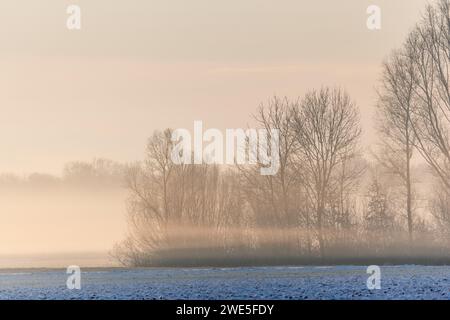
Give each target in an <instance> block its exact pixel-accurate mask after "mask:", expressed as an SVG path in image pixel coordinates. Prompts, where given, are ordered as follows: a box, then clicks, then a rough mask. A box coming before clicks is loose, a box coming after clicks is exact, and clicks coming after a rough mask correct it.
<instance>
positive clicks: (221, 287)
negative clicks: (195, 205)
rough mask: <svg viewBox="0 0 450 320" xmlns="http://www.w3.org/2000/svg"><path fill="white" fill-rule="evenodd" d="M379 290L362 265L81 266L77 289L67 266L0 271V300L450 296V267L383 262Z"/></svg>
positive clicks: (400, 297)
mask: <svg viewBox="0 0 450 320" xmlns="http://www.w3.org/2000/svg"><path fill="white" fill-rule="evenodd" d="M381 272H382V279H381V290H373V291H370V290H368V289H367V287H366V281H367V277H368V276H369V275H368V274H367V273H366V268H365V267H359V266H337V267H267V268H234V269H206V268H205V269H135V270H132V269H83V270H82V275H81V279H82V280H81V283H82V288H81V290H69V289H67V287H66V280H67V275H66V273H65V270H62V269H61V270H27V271H25V270H0V299H450V267H446V266H386V267H381Z"/></svg>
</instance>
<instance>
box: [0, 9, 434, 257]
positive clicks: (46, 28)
mask: <svg viewBox="0 0 450 320" xmlns="http://www.w3.org/2000/svg"><path fill="white" fill-rule="evenodd" d="M425 2H426V1H425V0H376V1H375V0H370V1H368V0H341V1H335V0H315V1H311V0H283V1H274V0H272V1H268V0H226V1H212V0H189V1H186V0H175V1H174V0H153V1H150V0H141V1H139V0H127V1H107V0H86V1H75V0H73V1H62V0H40V1H33V0H27V1H25V0H2V1H1V2H0V38H1V41H0V150H1V151H2V157H0V172H13V173H16V174H26V173H32V172H36V171H37V172H46V173H52V174H59V173H60V172H61V170H62V168H63V166H64V164H65V163H66V162H69V161H74V160H83V161H90V160H92V159H93V158H94V157H104V158H110V159H112V160H116V161H134V160H139V159H142V158H143V156H144V148H145V143H146V140H147V138H148V137H149V136H150V135H151V134H152V132H153V130H155V129H163V128H166V127H172V128H187V129H192V126H193V121H194V120H202V121H203V123H204V127H205V128H208V127H209V128H211V127H214V128H219V129H225V128H236V127H245V126H246V125H247V124H249V125H251V122H250V121H251V120H250V119H251V117H250V114H251V113H253V112H255V110H256V108H257V107H258V105H259V104H260V103H261V102H265V101H267V100H268V98H270V97H271V96H273V95H274V94H276V95H280V96H284V95H286V96H289V97H293V98H296V97H298V96H301V95H303V94H304V93H305V92H306V91H307V90H310V89H312V88H319V87H320V86H321V85H331V86H334V85H339V86H342V87H343V88H345V89H347V90H348V92H349V93H350V94H351V96H352V97H353V99H354V100H355V101H356V102H357V104H358V105H359V107H360V109H361V114H362V126H363V129H364V145H365V147H368V146H369V145H370V143H372V142H373V141H374V134H373V129H372V125H373V111H374V104H375V90H374V89H375V86H376V84H377V79H379V72H380V65H381V62H382V60H383V59H384V58H385V57H386V56H387V55H388V54H389V53H390V52H391V50H392V49H394V48H397V47H399V46H400V45H401V43H402V42H403V40H404V38H405V36H406V35H407V33H408V31H409V30H410V29H411V28H412V26H413V25H414V23H415V22H416V21H417V20H418V18H419V15H420V12H421V11H422V10H423V9H424V8H425ZM69 4H78V5H80V7H81V12H82V22H81V23H82V29H81V30H80V31H69V30H67V28H66V19H67V17H68V15H67V14H66V8H67V6H68V5H69ZM371 4H377V5H379V6H380V7H381V9H382V30H381V31H370V30H368V29H367V27H366V19H367V16H368V15H367V14H366V9H367V7H368V6H369V5H371ZM115 192H116V191H115ZM125 196H126V195H125V193H124V191H123V190H122V191H117V193H107V194H102V195H97V194H94V195H93V194H90V193H89V191H87V192H86V193H80V194H78V193H77V194H68V193H64V192H63V191H61V193H58V194H54V193H46V191H45V190H44V191H39V192H36V193H33V192H32V193H24V194H15V193H14V190H11V191H9V192H6V193H5V192H2V193H1V194H0V255H1V254H27V253H36V252H69V251H70V252H76V251H82V250H89V251H107V250H110V249H111V248H112V246H113V245H114V243H116V242H118V241H120V240H121V239H123V236H124V232H125V230H126V221H125V212H126V209H125ZM0 262H1V261H0ZM6 263H8V262H6ZM71 263H72V262H71ZM0 264H1V263H0Z"/></svg>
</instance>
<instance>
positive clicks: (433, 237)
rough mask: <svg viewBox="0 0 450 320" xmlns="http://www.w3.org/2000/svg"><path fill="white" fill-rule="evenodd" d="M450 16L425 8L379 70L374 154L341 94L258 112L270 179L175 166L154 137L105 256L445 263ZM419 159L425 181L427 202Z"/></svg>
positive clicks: (330, 91)
mask: <svg viewBox="0 0 450 320" xmlns="http://www.w3.org/2000/svg"><path fill="white" fill-rule="evenodd" d="M449 8H450V2H449V0H440V1H438V2H437V3H436V4H434V5H429V6H428V7H427V9H426V11H425V14H424V15H423V17H422V18H421V20H420V21H419V23H417V25H416V26H415V28H414V29H413V30H412V31H411V32H410V34H409V35H408V37H407V39H406V41H405V42H404V44H403V46H402V47H401V48H400V49H398V50H395V51H394V52H393V53H392V54H391V55H390V56H389V57H388V58H387V59H386V61H385V62H384V63H383V65H382V73H381V75H382V76H381V80H380V83H379V85H378V89H377V94H378V102H377V117H376V128H377V132H378V135H379V141H380V142H379V144H378V145H377V147H376V148H374V149H375V150H373V152H372V153H371V154H370V155H368V154H367V152H365V151H367V150H363V148H362V146H361V127H360V115H359V109H358V107H357V105H356V104H355V103H354V101H353V100H352V99H351V97H350V95H349V93H347V92H346V91H345V90H344V89H342V88H330V87H322V88H320V89H317V90H311V91H309V92H307V93H306V94H305V95H304V96H302V97H300V98H298V99H289V98H287V97H285V98H280V97H273V98H272V99H270V100H269V101H268V102H267V103H265V104H262V105H261V106H260V108H259V109H258V111H257V112H256V114H255V115H254V120H255V121H256V123H257V124H258V125H259V126H260V127H261V128H264V129H267V130H271V129H276V130H278V132H279V135H280V136H279V146H278V150H277V152H278V154H279V159H280V168H279V170H278V172H277V173H276V174H275V175H272V176H270V175H269V176H262V175H260V173H259V169H260V167H258V166H257V165H256V166H255V165H253V166H243V165H239V166H234V167H230V166H219V165H214V164H201V165H183V164H181V165H175V164H173V163H172V161H171V152H172V150H173V147H174V143H173V142H172V139H171V136H172V130H170V129H167V130H165V131H156V132H155V133H154V134H153V136H152V137H151V138H150V139H149V141H148V144H147V147H146V157H145V161H143V162H140V163H136V164H134V165H131V166H129V167H128V168H127V170H126V174H125V180H126V186H127V188H128V189H129V191H130V197H129V201H128V208H129V210H128V223H129V235H128V237H127V238H126V239H125V240H124V241H123V242H121V243H120V244H118V245H117V247H116V248H115V249H114V255H115V256H116V257H117V258H118V259H119V261H121V262H122V263H123V264H125V265H131V266H166V265H170V266H177V265H185V266H188V265H228V264H230V265H235V264H282V263H310V262H317V261H335V262H336V261H340V260H343V261H348V260H349V259H374V258H377V259H378V258H379V259H385V260H386V259H387V261H392V260H393V259H394V260H395V259H417V258H423V259H439V258H443V257H445V258H448V257H449V255H448V253H449V249H450V233H449V232H450V137H449V129H450V90H449V74H450V71H449V60H450V30H449V28H450V18H449ZM416 159H417V160H416ZM415 161H416V162H420V161H422V162H425V163H426V164H427V170H428V169H429V172H430V173H431V175H432V176H433V179H432V180H433V184H434V188H433V192H431V193H426V196H427V197H426V199H421V197H422V195H423V193H421V192H420V190H418V189H419V187H418V186H419V185H420V183H419V182H420V179H421V178H423V177H424V176H426V175H427V174H426V173H424V172H423V171H420V170H417V166H415V165H414V162H415ZM420 168H423V167H420ZM426 213H429V214H428V215H426ZM427 216H428V218H426V217H427ZM429 217H431V218H429ZM389 259H390V260H389Z"/></svg>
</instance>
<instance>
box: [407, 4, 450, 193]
mask: <svg viewBox="0 0 450 320" xmlns="http://www.w3.org/2000/svg"><path fill="white" fill-rule="evenodd" d="M449 9H450V1H449V0H440V1H439V2H438V4H437V5H435V6H431V5H430V6H428V8H427V11H426V14H425V15H424V17H423V18H422V21H421V22H420V23H419V24H418V25H417V27H416V28H415V30H414V31H413V32H411V34H410V36H409V38H408V40H407V42H406V45H405V52H406V53H407V56H408V58H409V59H410V60H411V63H412V65H413V77H414V93H415V95H414V98H415V99H416V104H417V108H415V117H416V119H417V121H414V122H412V124H413V126H412V128H413V130H414V134H415V136H416V143H415V146H416V147H417V149H418V151H419V152H420V154H421V155H422V156H423V158H424V159H425V160H426V161H427V162H428V164H429V165H430V166H431V167H432V168H433V169H434V170H435V172H436V174H437V175H439V177H440V178H441V179H442V182H443V183H444V184H445V185H446V186H447V187H448V188H450V170H449V169H450V167H449V164H450V139H449V138H450V137H449V129H450V87H449V80H450V70H449V67H450V66H449V64H450V15H449Z"/></svg>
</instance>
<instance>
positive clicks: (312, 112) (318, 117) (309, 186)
mask: <svg viewBox="0 0 450 320" xmlns="http://www.w3.org/2000/svg"><path fill="white" fill-rule="evenodd" d="M294 114H295V115H294V130H295V133H296V139H297V143H298V146H299V149H298V153H297V161H298V170H297V174H298V175H299V177H300V178H301V179H302V181H303V183H304V184H305V187H306V191H307V193H308V195H309V198H310V201H311V203H312V204H313V208H314V211H315V224H316V227H317V228H316V230H317V237H318V242H319V250H320V254H321V256H322V257H323V256H324V255H325V238H324V230H323V229H324V217H325V210H326V206H327V204H329V197H330V195H331V190H330V186H331V181H332V179H334V178H335V177H336V176H337V170H338V168H339V166H340V165H342V164H343V163H344V162H345V160H346V159H348V157H350V156H351V155H353V154H354V153H355V151H356V147H357V143H358V140H359V137H360V133H361V130H360V128H359V113H358V110H357V108H356V106H355V105H354V103H353V102H352V101H351V100H350V97H349V95H348V94H347V93H346V92H344V91H342V90H341V89H329V88H322V89H321V90H319V91H315V90H314V91H312V92H309V93H307V94H306V96H305V97H304V98H303V100H302V101H301V103H300V106H299V107H298V108H296V109H294Z"/></svg>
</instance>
